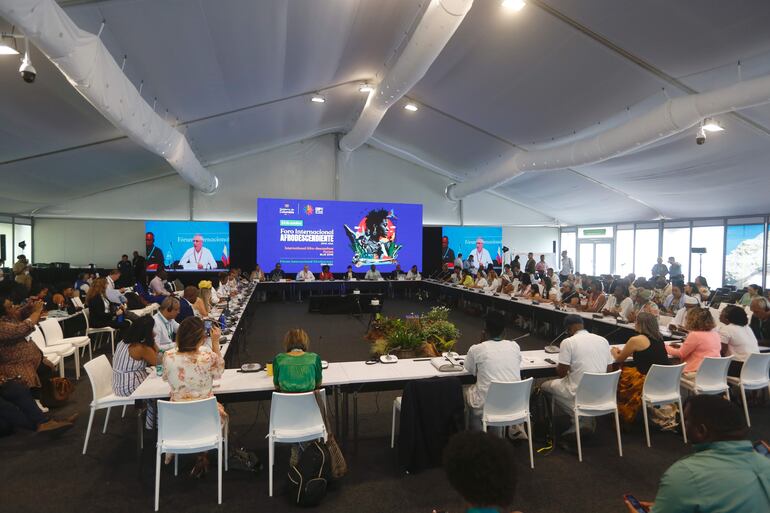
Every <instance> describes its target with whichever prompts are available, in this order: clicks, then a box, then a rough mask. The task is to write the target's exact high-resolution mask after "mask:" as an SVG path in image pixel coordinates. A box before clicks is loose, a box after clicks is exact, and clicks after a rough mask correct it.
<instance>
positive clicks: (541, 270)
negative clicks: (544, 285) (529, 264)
mask: <svg viewBox="0 0 770 513" xmlns="http://www.w3.org/2000/svg"><path fill="white" fill-rule="evenodd" d="M547 268H548V264H547V263H546V262H545V255H540V261H539V262H538V263H536V264H535V272H536V273H537V277H538V278H540V279H541V280H542V279H543V278H545V271H546V269H547Z"/></svg>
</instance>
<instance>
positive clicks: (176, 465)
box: [174, 454, 181, 477]
mask: <svg viewBox="0 0 770 513" xmlns="http://www.w3.org/2000/svg"><path fill="white" fill-rule="evenodd" d="M180 456H181V454H175V455H174V477H176V476H178V475H179V457H180Z"/></svg>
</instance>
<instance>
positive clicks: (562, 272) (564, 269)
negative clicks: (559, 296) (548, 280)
mask: <svg viewBox="0 0 770 513" xmlns="http://www.w3.org/2000/svg"><path fill="white" fill-rule="evenodd" d="M573 272H575V266H574V265H572V259H571V258H570V257H568V256H567V250H566V249H565V250H564V251H562V252H561V269H559V280H560V281H565V280H566V279H567V277H568V276H569V275H570V274H572V273H573Z"/></svg>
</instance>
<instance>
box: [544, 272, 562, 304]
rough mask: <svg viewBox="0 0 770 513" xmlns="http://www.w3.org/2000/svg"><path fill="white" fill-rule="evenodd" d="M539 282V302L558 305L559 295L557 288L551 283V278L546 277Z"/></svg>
mask: <svg viewBox="0 0 770 513" xmlns="http://www.w3.org/2000/svg"><path fill="white" fill-rule="evenodd" d="M540 282H541V287H540V289H541V291H542V292H541V294H540V295H541V296H542V297H541V299H540V300H541V301H543V302H544V303H558V302H559V301H561V293H560V291H559V287H557V286H555V285H554V284H553V282H552V281H551V278H549V277H548V276H546V277H545V278H543V279H542V280H540Z"/></svg>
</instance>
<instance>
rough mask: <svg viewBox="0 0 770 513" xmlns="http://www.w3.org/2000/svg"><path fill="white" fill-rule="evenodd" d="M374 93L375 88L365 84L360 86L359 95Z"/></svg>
mask: <svg viewBox="0 0 770 513" xmlns="http://www.w3.org/2000/svg"><path fill="white" fill-rule="evenodd" d="M372 91H374V86H373V85H371V84H366V83H364V84H361V85H360V86H358V92H359V93H371V92H372Z"/></svg>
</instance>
